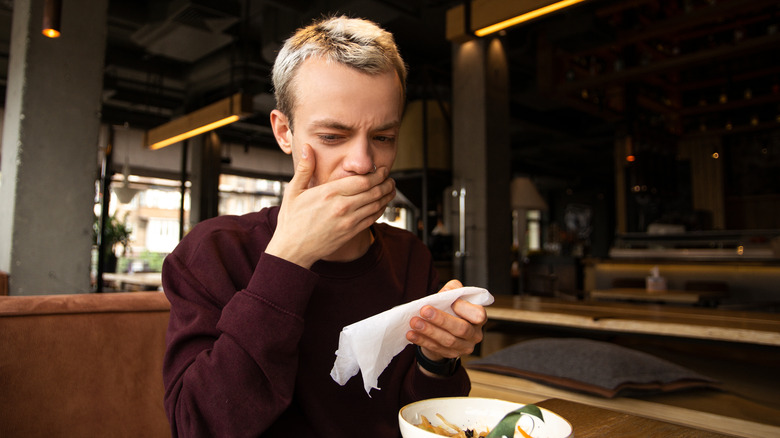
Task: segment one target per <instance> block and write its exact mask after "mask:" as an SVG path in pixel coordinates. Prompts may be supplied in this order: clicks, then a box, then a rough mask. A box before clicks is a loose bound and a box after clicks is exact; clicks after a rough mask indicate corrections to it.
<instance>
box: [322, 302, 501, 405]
mask: <svg viewBox="0 0 780 438" xmlns="http://www.w3.org/2000/svg"><path fill="white" fill-rule="evenodd" d="M458 298H462V299H464V300H466V301H468V302H470V303H474V304H479V305H483V306H486V305H489V304H492V303H493V295H491V294H490V292H488V291H487V290H486V289H482V288H478V287H462V288H458V289H452V290H448V291H445V292H439V293H437V294H433V295H428V296H427V297H424V298H420V299H419V300H416V301H412V302H410V303H406V304H403V305H400V306H396V307H393V308H392V309H390V310H386V311H384V312H382V313H379V314H377V315H374V316H372V317H370V318H366V319H364V320H362V321H358V322H356V323H354V324H350V325H348V326H346V327H344V328H343V329H342V330H341V334H340V335H339V347H338V350H336V361H335V362H334V363H333V369H332V370H331V371H330V376H331V377H332V378H333V380H335V381H336V382H337V383H338V384H339V385H342V386H343V385H344V384H346V383H347V381H348V380H349V379H350V378H352V376H354V375H355V374H357V373H358V371H360V372H361V373H362V374H363V386H364V387H365V389H366V393H369V392H370V391H371V388H376V389H379V387H377V386H376V385H377V379H378V378H379V375H380V374H382V371H384V370H385V368H386V367H387V365H388V364H390V361H391V360H392V359H393V358H394V357H395V356H396V355H397V354H398V353H400V352H401V351H402V350H403V349H404V347H406V345H408V344H410V342H409V341H408V340H407V339H406V332H407V331H409V330H410V327H409V321H410V320H411V319H412V317H413V316H414V315H419V313H420V309H422V307H423V306H425V305H431V306H433V307H435V308H437V309H440V310H444V311H446V312H448V313H449V314H451V315H454V314H455V313H454V312H453V311H452V303H453V302H455V300H456V299H458Z"/></svg>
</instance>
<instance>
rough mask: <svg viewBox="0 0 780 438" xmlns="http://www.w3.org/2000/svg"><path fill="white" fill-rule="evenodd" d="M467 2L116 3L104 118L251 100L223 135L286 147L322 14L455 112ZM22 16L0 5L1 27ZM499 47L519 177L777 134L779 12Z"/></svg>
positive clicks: (576, 21)
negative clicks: (281, 125)
mask: <svg viewBox="0 0 780 438" xmlns="http://www.w3.org/2000/svg"><path fill="white" fill-rule="evenodd" d="M507 1H508V0H507ZM459 3H461V2H459V1H444V0H438V1H437V0H428V1H414V2H412V1H405V0H371V1H349V0H320V1H304V0H285V1H281V0H184V1H180V0H143V1H142V0H110V1H109V5H110V6H109V19H108V29H109V32H108V33H109V39H108V46H107V50H106V68H105V79H104V101H103V113H102V114H103V121H104V122H106V123H112V124H127V125H130V126H133V127H137V128H139V129H146V128H150V127H153V126H156V125H159V124H161V123H163V122H165V121H167V120H169V119H170V118H172V117H175V116H177V115H180V114H183V113H186V112H188V111H191V110H193V109H195V108H198V107H201V106H203V105H205V104H207V103H210V102H212V101H214V100H217V99H220V98H223V97H226V96H227V95H229V94H232V93H233V92H236V91H239V90H242V91H244V92H247V93H251V94H252V95H253V96H255V110H256V114H255V115H254V116H252V117H250V118H248V119H246V120H244V121H242V122H239V123H237V124H234V125H232V126H231V127H230V128H229V129H226V128H223V131H222V134H223V136H225V137H227V139H228V140H231V141H235V142H239V143H244V144H247V145H250V146H256V147H275V145H274V141H273V139H272V137H271V136H270V132H269V129H268V111H269V110H270V109H271V108H272V105H273V100H272V98H271V97H270V96H271V95H270V91H271V85H270V73H269V72H270V67H271V62H272V60H273V57H274V54H275V51H276V50H277V49H278V47H279V44H280V43H281V41H282V40H283V39H284V38H285V37H287V36H288V35H289V34H290V33H291V32H292V31H293V30H294V29H295V28H297V27H299V26H301V25H303V24H307V23H308V22H310V21H311V20H312V19H313V18H315V17H318V16H320V15H321V14H323V13H325V12H338V13H345V14H348V15H352V16H362V17H366V18H370V19H372V20H375V21H377V22H379V23H380V24H382V25H383V26H384V27H386V28H387V29H388V30H390V31H392V32H393V33H394V34H395V35H396V38H397V40H398V43H399V46H400V47H401V51H402V54H403V55H404V57H405V59H406V61H407V63H408V64H409V65H410V78H409V91H410V92H409V97H410V99H416V98H422V97H427V98H437V99H442V100H449V99H450V96H451V93H452V90H451V87H450V84H451V80H450V62H451V53H452V52H451V44H450V43H449V42H448V41H446V39H445V38H444V34H445V13H446V11H447V9H449V8H450V7H452V6H454V5H457V4H459ZM11 9H12V2H11V1H10V0H5V1H2V2H0V11H2V14H0V19H2V23H0V26H3V27H4V29H3V30H4V31H7V30H8V29H9V28H10V15H11ZM64 32H67V29H64ZM5 35H6V36H7V33H6V34H5ZM501 38H502V39H503V40H504V42H505V47H506V49H507V53H508V58H509V62H510V76H511V93H512V95H511V99H510V101H511V116H512V121H513V125H512V150H513V163H512V169H513V172H515V173H524V174H530V175H539V176H550V177H559V178H563V179H569V180H571V179H579V180H593V181H599V182H604V183H611V181H612V172H613V166H614V165H613V159H612V157H613V147H614V141H615V137H616V135H623V134H631V135H632V136H634V137H635V138H640V139H641V138H643V136H644V137H653V138H656V139H657V138H662V139H669V142H668V143H669V144H674V143H675V140H676V139H679V138H682V137H692V136H697V135H702V134H703V133H709V134H712V133H716V134H735V133H736V134H738V133H740V132H752V131H757V130H765V129H776V128H777V126H778V123H779V120H778V117H780V116H778V114H780V107H779V105H780V89H778V87H780V2H778V1H777V0H750V1H743V0H589V1H587V2H585V3H582V4H579V5H577V6H574V7H571V8H570V9H569V10H566V11H563V12H559V13H556V14H554V15H552V16H548V17H545V18H542V19H539V20H537V21H535V22H531V23H528V24H526V25H524V26H521V27H518V28H514V29H511V30H509V31H508V32H505V33H504V34H503V35H502V36H501ZM5 47H6V48H7V44H6V46H5ZM6 61H7V50H6ZM637 143H638V144H639V143H641V142H637Z"/></svg>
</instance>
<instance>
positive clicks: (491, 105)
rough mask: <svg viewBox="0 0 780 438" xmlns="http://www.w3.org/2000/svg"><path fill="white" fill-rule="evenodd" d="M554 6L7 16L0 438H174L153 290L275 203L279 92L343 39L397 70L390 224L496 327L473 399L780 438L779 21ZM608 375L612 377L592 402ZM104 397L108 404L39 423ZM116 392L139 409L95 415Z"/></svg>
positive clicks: (713, 4) (82, 6) (175, 5)
mask: <svg viewBox="0 0 780 438" xmlns="http://www.w3.org/2000/svg"><path fill="white" fill-rule="evenodd" d="M571 3H572V4H571V5H567V6H565V7H563V8H562V9H559V10H552V11H550V12H548V13H544V14H539V15H538V16H535V17H532V18H530V19H528V20H527V21H522V22H519V20H518V22H511V23H509V24H508V25H507V27H504V28H500V29H490V28H489V27H488V26H490V25H493V24H497V23H501V22H503V21H504V20H507V19H512V17H517V16H522V15H523V14H525V13H527V12H531V11H535V10H537V9H539V8H542V7H544V6H548V5H552V4H556V2H555V1H553V0H517V1H512V0H473V1H463V0H422V1H417V2H409V1H404V0H367V1H354V0H318V1H314V2H311V1H303V0H286V1H278V0H229V1H227V0H222V1H216V0H97V1H95V0H44V1H38V0H16V1H10V0H6V1H0V55H2V56H0V91H2V101H3V102H4V106H3V108H2V113H3V124H2V128H0V129H2V153H1V154H0V205H1V206H2V207H0V208H1V209H2V212H1V213H0V298H3V300H1V301H0V337H3V338H5V339H4V344H5V341H7V345H8V346H9V348H8V349H7V352H4V353H0V356H2V358H0V370H2V369H7V370H18V372H16V373H14V372H13V371H9V372H10V374H8V375H12V376H13V378H12V379H11V380H5V381H3V380H0V385H8V386H7V388H2V387H0V393H3V394H4V395H1V396H0V412H2V413H0V436H52V434H51V432H52V431H57V433H55V435H58V436H90V435H91V434H92V433H94V432H95V431H103V432H104V431H105V429H99V428H96V427H113V426H112V424H114V423H127V422H128V421H129V419H130V418H136V419H137V418H143V420H142V421H135V422H136V426H138V427H142V428H145V430H146V431H147V432H148V431H154V432H153V433H151V435H152V436H158V435H159V436H170V431H169V430H168V428H167V425H166V423H165V421H166V420H165V417H164V415H162V414H161V409H162V405H161V403H162V400H161V393H162V392H161V391H162V389H161V387H160V386H161V382H159V379H160V376H159V373H158V372H157V371H158V370H159V366H158V364H159V362H160V361H161V360H162V351H163V350H164V339H163V338H162V336H163V334H164V331H165V324H166V321H167V312H168V309H169V305H168V303H167V301H166V300H165V298H164V295H163V294H162V293H159V292H160V291H161V290H162V287H161V274H160V271H161V266H162V261H163V260H164V258H165V256H166V255H167V254H168V253H170V252H171V251H172V250H173V248H174V247H175V246H176V244H177V243H178V242H179V240H180V239H181V237H182V236H184V235H185V234H186V233H187V232H188V231H189V230H190V229H191V228H192V227H193V226H195V225H196V224H197V223H198V222H200V221H202V220H205V219H207V218H210V217H214V216H217V215H224V214H244V213H248V212H252V211H257V210H259V209H261V208H263V207H267V206H272V205H279V204H280V203H281V199H282V194H283V192H284V188H285V185H286V183H287V181H289V179H290V178H291V177H292V174H293V168H292V164H291V160H290V159H289V157H288V156H286V155H285V154H283V153H282V152H281V151H280V150H279V148H278V146H277V144H276V141H275V139H274V137H273V135H272V133H271V129H270V123H269V112H270V111H271V110H272V109H273V108H274V99H273V90H272V86H271V82H270V69H271V66H272V63H273V60H274V57H275V55H276V52H277V51H278V49H279V47H280V46H281V44H282V43H283V41H284V39H285V38H286V37H287V36H289V35H290V34H291V33H292V32H293V31H294V30H295V29H297V28H299V27H301V26H303V25H305V24H308V23H309V22H310V21H312V20H313V19H315V18H318V17H320V16H322V15H323V14H334V13H339V14H341V13H343V14H346V15H350V16H356V17H364V18H368V19H371V20H373V21H375V22H377V23H379V24H380V25H381V26H383V27H385V28H386V29H387V30H389V31H391V32H392V33H393V34H394V35H395V37H396V41H397V44H398V46H399V48H400V51H401V54H402V56H403V57H404V60H405V61H406V63H407V64H408V67H409V78H408V95H407V106H406V110H405V115H404V121H403V125H402V128H401V134H400V138H399V143H398V157H397V159H396V163H395V165H394V167H393V169H392V172H391V176H392V177H393V178H394V179H395V180H396V183H397V187H398V196H397V198H396V199H395V200H394V201H393V202H392V203H391V205H390V206H388V208H387V210H386V212H385V215H384V216H383V217H382V218H381V219H380V221H382V222H387V223H390V224H391V225H394V226H398V227H401V228H405V229H407V230H409V231H411V232H413V233H415V234H417V235H418V237H419V238H420V239H421V240H422V241H423V242H424V243H425V244H426V245H427V246H428V247H429V249H430V250H431V252H432V254H433V257H434V260H435V264H436V268H437V270H438V272H439V275H440V279H441V280H446V279H449V278H458V279H460V280H461V281H462V282H463V283H464V284H466V285H470V286H479V287H484V288H487V289H489V290H490V291H491V293H492V294H493V295H494V296H495V297H496V303H495V304H494V305H493V306H491V307H488V317H489V319H490V320H489V322H488V324H487V325H486V326H485V339H484V341H483V342H482V344H480V345H479V346H478V349H477V350H476V351H475V353H474V354H473V355H472V356H471V357H469V358H464V359H463V361H464V363H465V364H466V366H467V367H468V369H469V373H470V376H471V378H472V395H473V396H475V397H476V396H484V397H494V398H500V399H506V400H512V401H516V402H518V403H537V402H541V401H542V400H548V399H555V400H563V401H566V402H571V403H572V404H573V405H574V406H575V407H574V408H572V406H568V405H557V404H555V403H552V404H548V405H545V406H549V409H554V410H555V409H558V410H560V412H559V413H561V414H562V415H563V416H564V417H566V418H568V419H569V420H570V421H571V422H572V424H573V425H574V428H575V432H576V435H577V436H578V437H579V436H596V435H599V436H604V435H606V436H622V435H620V434H618V432H617V431H618V430H619V429H614V430H612V432H610V430H609V429H599V427H604V425H603V424H602V425H597V424H590V423H588V422H587V420H586V419H584V414H583V412H585V411H577V408H576V406H583V405H584V406H588V407H589V408H599V409H605V410H610V411H611V412H619V413H621V414H623V415H628V416H631V417H630V418H631V419H632V421H637V422H639V421H640V420H641V421H652V425H648V424H649V423H648V424H644V423H642V424H643V425H642V427H648V428H650V429H648V430H657V431H659V432H658V433H659V435H658V436H757V437H758V436H762V437H766V436H778V435H780V397H779V396H778V395H780V377H778V373H777V370H778V369H780V178H778V176H777V175H778V172H780V3H779V2H777V1H776V0H751V1H750V2H745V1H739V0H631V1H624V0H580V1H575V2H571ZM44 27H52V28H54V30H55V31H56V32H57V33H58V34H59V35H58V36H57V37H55V38H50V37H47V36H44V34H43V33H42V28H44ZM227 116H235V117H233V119H231V120H230V121H229V122H226V123H227V124H222V125H212V126H211V127H209V128H206V129H205V130H204V131H201V132H200V133H197V134H195V135H190V136H184V137H176V136H177V135H179V134H184V133H185V132H187V131H190V130H191V129H195V128H198V127H200V126H202V125H205V124H208V123H211V122H217V121H218V120H220V119H223V118H225V117H227ZM215 126H216V127H215ZM2 295H7V297H5V296H2ZM69 300H75V301H73V302H71V301H69ZM133 300H143V303H142V304H140V305H138V304H134V302H133ZM25 303H26V304H25ZM78 306H85V308H86V309H88V310H75V309H77V308H78ZM139 306H140V307H139ZM54 315H60V316H61V318H57V317H55V316H54ZM108 315H111V316H108ZM121 324H126V325H125V326H124V327H130V328H131V329H132V330H124V329H122V326H121ZM96 332H102V334H96ZM31 333H34V335H31ZM55 334H56V336H55ZM85 336H86V337H88V338H90V339H93V338H91V337H93V336H97V338H94V343H93V344H94V345H92V346H90V345H89V344H90V343H85V342H83V339H84V337H85ZM31 339H34V340H33V341H31ZM539 341H549V342H546V343H544V344H543V345H541V346H540V344H539ZM562 341H567V342H571V343H570V344H566V345H567V346H566V347H565V350H566V351H568V352H569V353H568V356H561V355H560V351H561V348H562V347H560V345H561V344H559V343H558V342H562ZM590 342H595V343H598V346H599V348H605V350H603V351H604V352H603V354H601V355H600V356H599V360H595V359H594V357H593V355H594V353H593V351H594V347H593V345H594V344H589V343H590ZM55 344H56V345H59V347H57V348H56V351H57V352H60V353H61V357H58V358H55V359H52V358H50V357H49V355H48V354H47V351H48V349H49V348H52V346H53V345H55ZM107 344H111V345H112V347H111V348H110V349H107V348H105V345H107ZM31 345H33V346H34V347H31ZM533 348H537V349H535V350H534V349H533ZM79 349H84V350H83V351H82V350H79ZM79 351H81V352H80V353H79ZM629 353H630V354H641V355H644V356H641V357H639V356H631V355H629ZM526 354H528V355H533V356H535V357H538V358H539V363H541V364H542V365H540V366H541V368H543V369H544V370H545V371H544V372H542V371H540V370H539V369H533V367H531V365H528V364H527V363H522V364H521V363H520V362H522V361H518V357H520V356H523V355H526ZM118 357H119V358H124V360H123V361H122V365H118V364H117V360H118V359H117V358H118ZM128 357H134V359H133V360H129V359H127V358H128ZM605 357H607V358H609V360H613V359H614V361H613V362H612V363H610V365H614V366H615V373H617V374H620V373H621V372H623V373H625V374H629V375H627V376H626V375H621V376H622V377H615V379H617V380H618V382H617V384H616V385H617V386H615V385H613V386H611V387H610V388H608V390H606V391H607V392H605V390H604V388H603V387H602V386H601V383H594V381H595V380H598V379H596V378H595V377H594V374H600V375H601V376H603V373H604V366H605V365H604V362H605V359H604V358H605ZM85 358H86V359H85ZM491 360H492V362H491ZM594 360H595V361H594ZM52 361H53V362H54V363H57V364H59V366H55V367H54V368H57V369H60V368H61V369H63V370H71V371H73V370H76V369H78V370H79V371H78V372H76V371H73V372H70V373H69V377H66V378H63V377H62V376H60V375H56V376H55V375H53V374H52V373H51V371H50V369H51V368H52V367H51V363H52ZM578 361H579V362H578ZM573 362H578V363H581V364H582V366H581V367H579V369H578V370H577V374H576V376H574V375H569V374H565V373H566V372H567V367H565V366H563V367H562V366H559V365H561V363H573ZM637 363H642V364H645V365H647V366H648V367H649V366H650V365H648V364H655V365H657V367H658V368H657V369H651V370H650V371H648V370H647V369H646V368H645V369H641V370H639V369H637V370H634V365H636V364H637ZM45 364H49V366H48V367H45V366H44V365H45ZM672 365H673V366H676V367H678V368H675V369H674V370H673V371H674V372H675V373H677V374H675V379H674V380H670V381H664V382H661V383H659V381H658V379H657V378H658V375H659V374H661V373H664V372H668V371H669V368H667V366H672ZM97 367H106V368H111V369H112V371H111V375H108V376H107V377H105V378H104V380H110V381H111V383H106V384H105V386H106V387H105V388H103V389H99V390H98V389H95V391H96V392H93V393H91V395H84V396H83V397H76V399H75V401H73V402H72V403H70V404H69V405H68V406H67V407H63V405H61V404H58V402H57V400H58V397H59V396H61V397H63V398H67V397H71V396H72V394H73V391H77V389H74V387H77V386H79V385H82V384H83V381H82V380H81V379H80V378H79V377H77V376H76V377H74V376H75V375H80V374H84V373H85V372H86V371H88V370H92V369H96V368H97ZM127 367H132V368H133V369H132V371H127V370H126V369H125V368H127ZM155 367H157V368H155ZM44 368H46V369H44ZM568 368H571V367H568ZM556 372H560V373H563V374H560V373H559V374H556ZM633 372H635V373H642V372H649V373H652V375H653V379H651V380H649V381H642V378H641V377H637V375H636V374H635V375H630V374H631V373H633ZM3 373H5V372H3ZM123 373H132V375H134V376H136V378H137V381H134V382H133V383H132V384H131V385H129V386H126V387H124V391H126V393H127V394H130V396H128V397H126V398H125V400H122V401H112V402H111V403H121V404H119V405H116V406H113V407H112V406H111V403H103V402H100V403H98V402H96V400H98V399H100V398H101V397H110V394H109V392H110V388H112V387H113V386H112V385H116V382H117V381H119V380H123V379H126V378H127V374H123ZM0 374H2V373H0ZM90 375H94V374H90ZM36 376H37V377H38V378H37V379H36ZM138 376H140V377H138ZM601 376H600V377H601ZM47 379H49V380H47ZM53 379H60V380H59V381H61V382H65V383H64V384H61V385H54V386H59V388H56V389H51V388H50V385H51V384H52V383H51V382H54V381H57V380H53ZM62 379H64V380H62ZM21 381H24V383H22V382H21ZM640 381H641V382H640ZM145 382H146V383H149V384H150V385H153V386H154V385H157V386H155V389H154V391H150V390H148V389H147V388H144V387H143V384H144V383H145ZM98 386H99V385H98ZM5 389H8V390H5ZM50 390H51V391H54V393H53V394H55V395H54V396H52V397H51V399H50V400H42V399H43V397H41V395H40V394H39V392H43V391H50ZM103 390H105V395H95V394H103V392H101V391H103ZM57 394H59V395H57ZM158 395H160V400H156V399H155V400H153V401H150V402H149V403H146V401H148V400H149V399H150V397H151V398H154V397H156V396H158ZM562 403H563V402H562ZM101 404H102V405H104V406H103V407H96V405H101ZM80 406H81V407H84V406H88V407H89V409H91V410H92V412H102V413H101V414H95V415H101V416H103V417H105V418H111V419H110V420H106V421H103V424H102V425H100V426H98V425H97V423H101V422H100V421H96V420H95V418H91V417H90V416H89V415H81V416H74V412H75V411H76V410H78V409H79V407H80ZM41 407H46V408H47V409H51V411H50V412H51V415H49V416H48V417H47V419H44V420H43V421H42V422H38V421H37V420H36V421H32V420H30V421H29V422H28V420H29V419H30V418H34V417H35V415H36V412H40V409H41ZM100 409H109V410H110V411H100ZM569 409H572V410H571V411H570V410H569ZM120 411H121V412H122V413H121V414H120V413H119V412H120ZM20 412H24V414H23V415H22V414H20ZM11 413H15V415H10V414H11ZM9 415H10V416H9ZM593 415H595V414H593ZM11 417H13V418H11ZM580 417H582V419H580ZM575 418H577V419H578V421H581V423H577V422H575V421H574V420H573V419H575ZM593 418H596V417H593ZM598 418H601V417H598ZM604 418H606V417H604ZM610 418H611V417H610ZM613 420H614V421H617V420H615V419H614V418H613V419H612V420H610V421H613ZM604 421H605V422H606V421H607V420H604ZM621 421H623V420H621ZM591 423H593V421H591ZM628 423H630V422H628ZM3 424H5V426H3ZM578 424H579V425H578ZM615 424H617V423H615ZM638 424H639V423H634V424H633V426H632V425H631V424H628V426H626V427H629V428H630V427H633V428H634V429H637V428H639V426H638ZM661 425H669V427H677V428H679V430H677V429H675V432H674V433H678V432H679V433H681V434H682V433H684V432H686V431H687V433H700V435H674V433H673V432H668V434H664V433H663V432H662V431H663V430H664V429H663V428H662V426H661ZM123 427H126V426H123ZM615 427H617V426H615ZM65 428H68V432H63V430H64V429H65ZM653 428H658V429H653ZM620 430H622V429H620ZM669 431H671V429H669ZM60 432H63V433H64V434H62V435H61V434H60ZM610 433H613V435H610ZM166 434H168V435H166ZM719 434H722V435H719ZM109 435H110V434H109ZM122 436H133V435H132V433H131V432H128V434H127V435H122ZM147 436H148V435H147Z"/></svg>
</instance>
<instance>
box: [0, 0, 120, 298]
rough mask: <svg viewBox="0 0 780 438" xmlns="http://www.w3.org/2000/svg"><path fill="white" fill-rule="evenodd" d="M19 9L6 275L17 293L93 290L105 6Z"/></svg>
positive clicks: (86, 3)
mask: <svg viewBox="0 0 780 438" xmlns="http://www.w3.org/2000/svg"><path fill="white" fill-rule="evenodd" d="M62 3H63V11H62V36H61V37H60V38H58V39H49V38H46V37H44V36H43V35H42V34H41V21H42V13H43V2H42V1H38V0H16V1H15V2H14V12H13V26H12V30H11V51H10V60H9V68H8V88H7V95H6V103H5V118H4V129H3V139H2V181H1V182H0V205H1V206H2V214H0V270H3V271H6V272H9V273H10V284H9V293H10V294H11V295H35V294H57V293H85V292H90V290H91V286H90V260H91V249H92V222H93V214H92V210H93V205H94V198H95V179H96V177H97V171H98V166H97V156H98V154H97V151H98V137H99V131H100V105H101V92H102V84H103V66H104V52H105V45H106V13H107V8H108V1H107V0H68V1H64V2H62Z"/></svg>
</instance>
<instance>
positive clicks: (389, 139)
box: [374, 135, 395, 143]
mask: <svg viewBox="0 0 780 438" xmlns="http://www.w3.org/2000/svg"><path fill="white" fill-rule="evenodd" d="M374 140H376V141H379V142H382V143H394V142H395V137H393V136H391V135H377V136H376V137H374Z"/></svg>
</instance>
